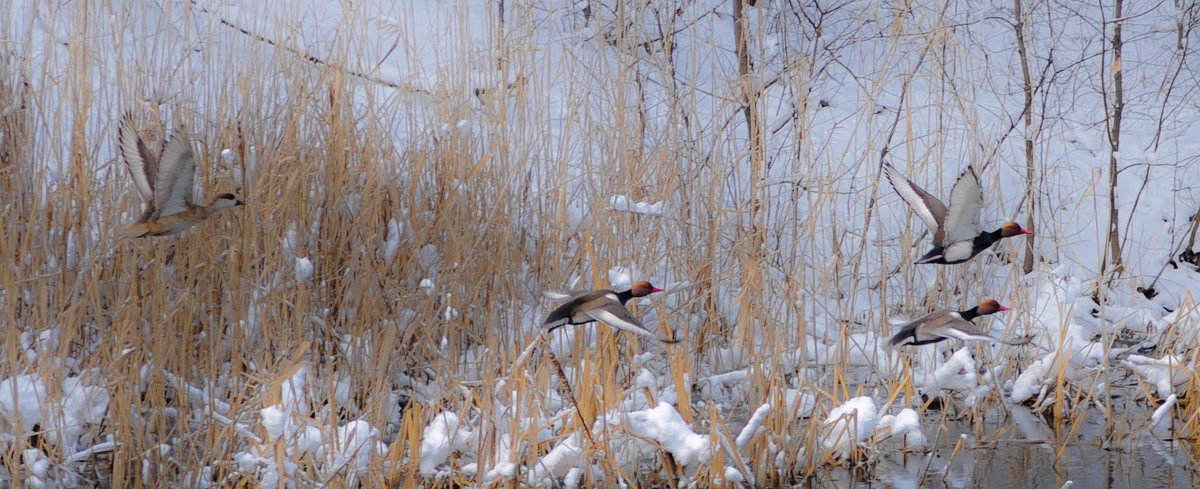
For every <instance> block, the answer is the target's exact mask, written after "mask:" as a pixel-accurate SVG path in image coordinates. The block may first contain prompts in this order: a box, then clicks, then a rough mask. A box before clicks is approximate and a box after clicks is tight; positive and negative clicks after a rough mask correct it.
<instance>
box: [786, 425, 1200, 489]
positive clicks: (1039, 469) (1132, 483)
mask: <svg viewBox="0 0 1200 489" xmlns="http://www.w3.org/2000/svg"><path fill="white" fill-rule="evenodd" d="M1008 407H1009V409H1010V410H1011V411H1010V413H1009V414H1007V415H1006V414H1004V413H999V414H998V415H991V414H989V416H988V419H986V420H984V421H970V420H946V419H943V418H941V417H939V416H940V413H938V412H937V411H931V412H928V413H927V415H926V417H925V419H923V420H922V429H923V430H924V432H925V436H926V437H927V438H928V439H929V444H928V446H927V447H926V448H925V449H918V450H912V451H909V452H907V453H905V452H904V451H903V450H902V448H903V447H901V446H899V445H898V444H896V443H892V442H890V441H885V442H883V443H880V444H879V445H878V446H877V447H876V451H875V453H874V460H873V463H870V464H866V465H864V466H861V467H857V468H836V469H829V470H826V471H824V472H823V473H821V474H818V475H817V476H816V477H815V478H813V479H811V480H809V481H807V482H806V483H804V484H800V487H821V488H826V487H829V488H855V489H857V488H900V489H903V488H918V487H920V488H927V487H928V488H1003V489H1034V488H1038V489H1040V488H1059V487H1072V488H1077V489H1081V488H1088V489H1090V488H1113V489H1120V488H1128V489H1158V488H1187V489H1195V488H1200V470H1198V466H1200V448H1198V447H1197V446H1196V445H1195V444H1194V443H1191V442H1188V441H1178V440H1171V439H1170V438H1169V434H1162V433H1160V434H1159V436H1154V435H1152V434H1151V433H1149V432H1148V431H1147V430H1146V429H1145V428H1142V427H1141V426H1143V425H1145V423H1146V420H1147V419H1148V418H1149V413H1150V411H1151V409H1150V408H1146V407H1143V408H1141V409H1137V408H1131V409H1129V410H1127V411H1125V413H1126V414H1127V415H1126V414H1118V415H1117V417H1116V419H1117V420H1116V421H1114V422H1112V423H1109V422H1108V419H1109V418H1108V417H1106V416H1104V415H1103V414H1102V413H1101V411H1099V410H1091V411H1089V412H1087V413H1085V414H1083V415H1082V416H1081V419H1077V420H1074V421H1073V422H1063V423H1058V424H1059V426H1058V427H1057V430H1056V429H1055V427H1054V426H1052V424H1051V423H1050V422H1049V420H1047V419H1046V418H1044V417H1042V416H1041V415H1038V414H1035V413H1032V412H1031V411H1030V410H1029V409H1028V408H1025V407H1023V406H1008ZM1135 413H1136V414H1135ZM1073 424H1077V426H1075V425H1073ZM1114 433H1116V434H1117V435H1114Z"/></svg>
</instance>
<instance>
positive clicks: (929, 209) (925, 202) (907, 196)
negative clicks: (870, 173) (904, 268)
mask: <svg viewBox="0 0 1200 489" xmlns="http://www.w3.org/2000/svg"><path fill="white" fill-rule="evenodd" d="M883 169H884V176H886V177H887V179H888V183H891V184H892V188H893V189H895V190H896V194H898V195H900V199H902V200H904V203H906V204H908V208H909V209H912V211H913V214H916V215H917V217H919V218H921V221H922V222H924V223H925V227H928V228H929V232H930V233H933V235H934V240H933V241H934V244H940V243H939V242H938V239H937V237H938V232H939V231H941V228H942V222H943V221H945V220H946V206H945V204H942V201H940V200H938V199H937V197H934V196H933V195H930V194H929V192H926V191H925V189H923V188H921V187H920V186H919V185H917V184H915V183H913V181H912V180H909V179H907V178H905V177H904V175H903V174H901V173H900V171H898V170H896V168H895V167H893V166H892V165H891V164H888V163H884V164H883Z"/></svg>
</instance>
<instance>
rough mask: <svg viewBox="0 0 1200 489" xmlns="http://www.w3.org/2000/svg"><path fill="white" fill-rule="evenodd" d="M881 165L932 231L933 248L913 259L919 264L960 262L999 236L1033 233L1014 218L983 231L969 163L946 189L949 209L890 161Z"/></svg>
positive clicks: (977, 192) (979, 197)
mask: <svg viewBox="0 0 1200 489" xmlns="http://www.w3.org/2000/svg"><path fill="white" fill-rule="evenodd" d="M883 169H884V170H885V171H884V174H885V175H886V176H887V179H888V182H890V183H891V184H892V188H893V189H895V190H896V193H897V194H900V198H901V199H903V200H904V202H905V203H907V204H908V207H909V208H911V209H912V211H913V213H914V214H916V215H917V217H920V218H921V220H922V221H924V222H925V225H926V226H928V227H929V232H931V233H933V249H932V250H929V253H926V254H925V256H922V257H921V259H919V260H917V263H919V264H923V263H935V264H939V265H952V264H955V263H962V262H965V261H967V260H970V259H971V258H972V257H974V256H975V255H978V254H979V253H980V252H982V251H983V250H986V249H988V247H990V246H992V245H993V244H995V243H996V242H997V241H1000V240H1001V239H1003V238H1011V237H1013V236H1019V235H1022V234H1033V232H1031V231H1027V230H1025V229H1021V225H1020V224H1017V223H1015V222H1007V223H1004V225H1002V226H1000V228H999V229H997V230H995V231H991V232H987V233H985V232H983V228H982V227H981V226H980V224H979V213H980V211H981V210H982V209H983V190H982V189H980V187H979V177H977V176H975V169H974V168H972V167H970V166H968V167H967V170H966V171H964V172H963V173H962V175H960V176H959V177H958V182H957V183H955V184H954V189H953V190H951V191H950V207H949V209H947V208H946V205H945V204H942V202H941V201H940V200H938V199H937V198H935V197H934V196H932V195H930V194H929V192H926V191H925V189H922V188H921V187H919V186H918V185H917V184H915V183H913V181H912V180H909V179H907V178H904V175H902V174H900V172H899V171H897V170H896V169H895V168H894V167H892V165H890V164H888V163H884V164H883Z"/></svg>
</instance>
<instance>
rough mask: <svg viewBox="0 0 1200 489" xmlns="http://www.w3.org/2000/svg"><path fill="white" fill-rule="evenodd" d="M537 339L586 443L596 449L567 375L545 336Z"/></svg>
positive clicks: (590, 430)
mask: <svg viewBox="0 0 1200 489" xmlns="http://www.w3.org/2000/svg"><path fill="white" fill-rule="evenodd" d="M538 338H540V339H541V340H542V344H543V345H544V346H545V347H546V355H547V356H549V357H550V363H551V364H552V365H554V373H556V374H558V381H559V382H562V385H563V389H564V390H566V391H567V399H570V400H571V406H573V407H574V408H575V417H577V418H579V423H580V424H581V425H583V433H584V434H585V435H587V439H588V443H591V444H592V446H597V447H598V446H599V445H597V444H596V440H595V438H593V437H592V428H591V424H590V423H588V421H587V420H586V419H583V411H581V410H580V409H579V401H577V400H576V399H575V392H574V391H572V390H571V383H570V382H569V381H567V374H566V372H563V368H562V364H560V363H558V358H556V357H555V356H554V352H553V351H551V350H550V345H549V344H548V343H546V340H545V338H546V337H545V335H544V334H539V335H538Z"/></svg>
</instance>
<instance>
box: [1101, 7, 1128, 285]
mask: <svg viewBox="0 0 1200 489" xmlns="http://www.w3.org/2000/svg"><path fill="white" fill-rule="evenodd" d="M1123 5H1124V0H1116V1H1115V3H1113V37H1112V53H1113V60H1112V63H1111V64H1110V65H1109V72H1110V73H1111V74H1112V83H1113V87H1112V101H1111V103H1107V104H1105V109H1106V111H1107V112H1108V114H1106V115H1107V116H1108V117H1107V118H1106V119H1105V123H1106V124H1107V125H1108V142H1109V147H1110V148H1111V150H1112V151H1111V152H1110V153H1109V157H1108V179H1109V193H1108V247H1107V249H1106V250H1105V255H1104V260H1103V261H1101V263H1100V274H1101V275H1103V274H1104V273H1105V271H1106V270H1107V268H1108V264H1109V262H1110V261H1111V263H1112V271H1113V272H1114V273H1113V275H1114V276H1117V275H1120V274H1121V272H1122V271H1123V270H1124V264H1123V263H1122V262H1121V241H1120V239H1119V236H1118V235H1117V229H1118V227H1117V226H1118V223H1117V153H1118V152H1119V151H1120V149H1121V112H1122V110H1123V109H1124V107H1125V90H1124V87H1123V84H1122V73H1123V68H1122V67H1121V46H1122V43H1123V41H1122V40H1121V22H1122V20H1121V15H1122V12H1121V7H1122V6H1123Z"/></svg>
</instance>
